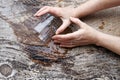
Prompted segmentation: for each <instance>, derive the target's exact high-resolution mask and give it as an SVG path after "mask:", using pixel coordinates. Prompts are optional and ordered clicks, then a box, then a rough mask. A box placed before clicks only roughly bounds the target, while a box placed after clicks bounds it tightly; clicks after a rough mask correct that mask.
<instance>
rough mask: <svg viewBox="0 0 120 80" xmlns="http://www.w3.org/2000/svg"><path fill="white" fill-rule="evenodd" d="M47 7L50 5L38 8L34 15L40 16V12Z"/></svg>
mask: <svg viewBox="0 0 120 80" xmlns="http://www.w3.org/2000/svg"><path fill="white" fill-rule="evenodd" d="M47 7H48V6H45V7H43V8H41V9H40V10H38V11H37V12H36V13H35V14H34V16H38V14H39V13H40V12H41V11H43V10H45V9H46V8H47Z"/></svg>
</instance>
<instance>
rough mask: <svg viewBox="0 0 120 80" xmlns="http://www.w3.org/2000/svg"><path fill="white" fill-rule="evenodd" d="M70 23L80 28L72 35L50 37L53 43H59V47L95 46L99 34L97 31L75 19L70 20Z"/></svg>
mask: <svg viewBox="0 0 120 80" xmlns="http://www.w3.org/2000/svg"><path fill="white" fill-rule="evenodd" d="M70 20H71V22H73V23H75V24H76V25H78V26H79V27H80V29H78V30H77V31H75V32H73V33H68V34H65V35H62V34H58V35H55V36H53V37H52V39H53V40H54V42H55V43H59V44H60V46H61V47H76V46H82V45H89V44H97V41H98V40H97V39H98V38H97V37H98V36H99V35H98V34H99V33H100V32H99V31H97V30H95V29H93V28H92V27H90V26H88V25H87V24H85V23H84V22H82V21H80V20H79V19H77V18H72V17H71V18H70Z"/></svg>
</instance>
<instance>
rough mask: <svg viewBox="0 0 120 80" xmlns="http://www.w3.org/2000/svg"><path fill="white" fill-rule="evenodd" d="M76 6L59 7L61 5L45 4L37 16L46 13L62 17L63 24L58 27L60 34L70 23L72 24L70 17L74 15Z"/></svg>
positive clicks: (57, 32)
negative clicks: (50, 5)
mask: <svg viewBox="0 0 120 80" xmlns="http://www.w3.org/2000/svg"><path fill="white" fill-rule="evenodd" d="M73 10H74V8H70V7H65V8H59V7H49V6H45V7H43V8H41V9H40V10H39V11H38V12H37V13H36V14H35V16H37V17H39V16H41V15H44V14H46V13H50V14H53V15H55V16H57V17H60V18H61V19H62V21H63V24H62V25H61V26H60V27H59V28H58V29H57V31H56V34H59V33H61V32H63V31H64V30H65V29H66V28H67V27H68V26H69V25H70V23H71V22H70V20H69V18H70V17H74V11H73Z"/></svg>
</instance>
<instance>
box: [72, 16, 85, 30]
mask: <svg viewBox="0 0 120 80" xmlns="http://www.w3.org/2000/svg"><path fill="white" fill-rule="evenodd" d="M70 21H71V22H73V23H75V24H76V25H78V26H79V27H80V28H82V27H83V26H82V24H83V22H82V21H81V20H79V19H78V18H73V17H70Z"/></svg>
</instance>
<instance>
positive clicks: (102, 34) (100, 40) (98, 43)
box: [95, 32, 106, 46]
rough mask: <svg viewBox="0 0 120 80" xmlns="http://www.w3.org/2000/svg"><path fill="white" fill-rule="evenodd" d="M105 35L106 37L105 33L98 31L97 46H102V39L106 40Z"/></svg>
mask: <svg viewBox="0 0 120 80" xmlns="http://www.w3.org/2000/svg"><path fill="white" fill-rule="evenodd" d="M104 37H106V36H105V34H104V33H102V32H98V33H97V34H96V42H95V45H97V46H102V44H101V43H102V41H103V40H104Z"/></svg>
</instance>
